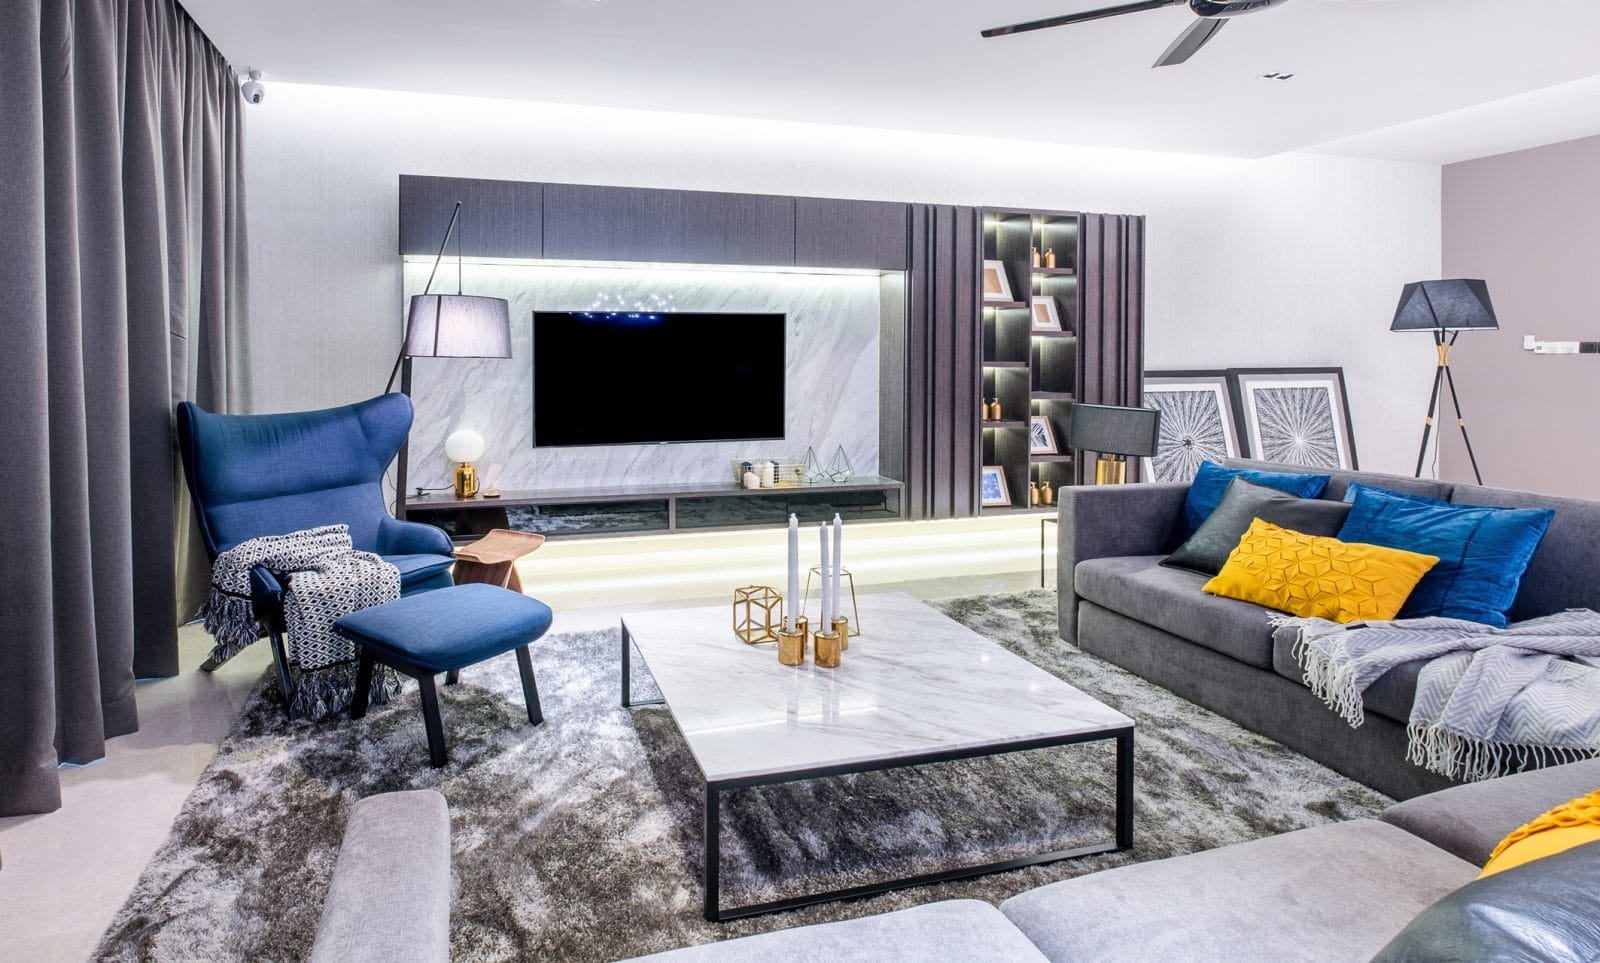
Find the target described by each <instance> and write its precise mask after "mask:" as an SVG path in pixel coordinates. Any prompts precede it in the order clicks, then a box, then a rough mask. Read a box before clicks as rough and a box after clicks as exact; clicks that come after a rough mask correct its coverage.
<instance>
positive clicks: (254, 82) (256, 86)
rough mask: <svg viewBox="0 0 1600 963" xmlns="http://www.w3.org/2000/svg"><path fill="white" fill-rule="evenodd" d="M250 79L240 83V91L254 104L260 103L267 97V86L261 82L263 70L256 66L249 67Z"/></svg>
mask: <svg viewBox="0 0 1600 963" xmlns="http://www.w3.org/2000/svg"><path fill="white" fill-rule="evenodd" d="M249 74H250V79H249V80H246V81H245V82H244V83H242V84H240V85H239V93H241V94H243V95H244V99H245V100H246V101H248V102H249V103H252V104H259V103H261V101H263V100H265V99H266V96H267V88H266V87H264V86H262V84H261V71H259V70H257V69H256V68H254V67H251V68H249Z"/></svg>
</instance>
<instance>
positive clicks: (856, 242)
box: [794, 197, 910, 271]
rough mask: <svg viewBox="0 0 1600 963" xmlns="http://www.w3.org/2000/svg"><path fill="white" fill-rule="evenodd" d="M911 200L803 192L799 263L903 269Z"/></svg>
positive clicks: (798, 206)
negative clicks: (844, 197)
mask: <svg viewBox="0 0 1600 963" xmlns="http://www.w3.org/2000/svg"><path fill="white" fill-rule="evenodd" d="M909 210H910V205H908V204H898V203H893V202H889V201H850V200H837V199H834V198H825V197H800V198H796V199H795V202H794V263H795V264H797V265H799V266H801V267H831V268H871V269H876V270H880V271H904V270H905V269H906V263H907V256H908V255H907V250H908V240H907V238H908V218H909Z"/></svg>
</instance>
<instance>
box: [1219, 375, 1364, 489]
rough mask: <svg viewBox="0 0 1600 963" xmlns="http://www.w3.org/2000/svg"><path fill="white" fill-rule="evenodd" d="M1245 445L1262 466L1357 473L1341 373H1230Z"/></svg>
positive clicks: (1348, 405) (1229, 380) (1352, 435)
mask: <svg viewBox="0 0 1600 963" xmlns="http://www.w3.org/2000/svg"><path fill="white" fill-rule="evenodd" d="M1228 382H1229V384H1230V385H1231V387H1232V389H1233V397H1234V400H1235V403H1236V404H1237V405H1238V410H1239V430H1240V432H1241V434H1243V436H1244V440H1245V444H1246V445H1247V446H1249V450H1250V451H1253V452H1254V453H1255V454H1254V455H1253V456H1252V457H1255V458H1259V459H1261V460H1263V461H1275V462H1279V463H1281V464H1285V465H1303V466H1305V467H1308V468H1343V469H1346V470H1355V469H1358V468H1359V467H1360V463H1359V461H1357V459H1356V444H1355V437H1354V432H1353V430H1352V428H1351V424H1350V401H1349V399H1348V397H1347V396H1346V395H1345V390H1344V369H1343V368H1231V369H1229V371H1228Z"/></svg>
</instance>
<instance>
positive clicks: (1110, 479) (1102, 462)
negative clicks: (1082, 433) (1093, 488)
mask: <svg viewBox="0 0 1600 963" xmlns="http://www.w3.org/2000/svg"><path fill="white" fill-rule="evenodd" d="M1127 480H1128V459H1127V458H1125V457H1124V456H1122V455H1101V456H1100V457H1099V458H1098V459H1096V460H1095V463H1094V483H1095V484H1096V485H1121V484H1122V483H1123V482H1126V481H1127Z"/></svg>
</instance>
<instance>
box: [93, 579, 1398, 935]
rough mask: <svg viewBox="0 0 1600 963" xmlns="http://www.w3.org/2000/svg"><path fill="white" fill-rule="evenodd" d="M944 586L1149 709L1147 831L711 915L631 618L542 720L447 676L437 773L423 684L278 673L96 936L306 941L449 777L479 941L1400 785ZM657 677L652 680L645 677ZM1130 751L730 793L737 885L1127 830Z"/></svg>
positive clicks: (567, 672) (614, 929) (1335, 813)
mask: <svg viewBox="0 0 1600 963" xmlns="http://www.w3.org/2000/svg"><path fill="white" fill-rule="evenodd" d="M935 604H936V605H938V606H939V607H940V608H942V609H943V610H944V611H945V612H946V613H948V614H949V615H951V616H952V617H954V618H955V619H957V620H958V621H960V622H962V623H964V624H966V625H968V626H970V627H972V628H973V629H974V630H976V631H977V632H979V633H980V634H982V635H985V636H987V637H988V638H991V639H994V640H996V641H998V642H1000V643H1001V644H1003V645H1005V646H1006V647H1007V648H1009V649H1011V650H1012V651H1014V652H1016V653H1018V654H1019V655H1021V656H1023V657H1024V658H1027V659H1028V660H1030V661H1032V662H1034V663H1035V664H1037V665H1039V666H1042V667H1043V668H1045V669H1047V670H1048V671H1050V672H1052V673H1054V674H1056V675H1058V676H1060V677H1061V678H1063V679H1066V680H1067V681H1069V682H1071V683H1072V684H1073V685H1076V686H1078V687H1079V688H1081V689H1083V690H1084V691H1086V692H1089V693H1091V694H1092V695H1094V696H1095V697H1097V698H1099V699H1101V700H1102V701H1104V702H1106V703H1107V704H1109V705H1111V706H1113V707H1115V708H1117V709H1119V710H1121V711H1122V712H1123V713H1125V714H1127V715H1129V716H1131V717H1133V718H1134V719H1135V720H1136V722H1137V725H1138V729H1137V733H1138V734H1137V739H1136V753H1137V762H1136V772H1137V776H1136V779H1137V782H1136V785H1137V794H1138V798H1137V809H1136V814H1137V815H1136V819H1137V823H1136V826H1137V829H1136V841H1135V846H1134V848H1133V850H1131V851H1129V852H1124V853H1117V854H1110V855H1102V856H1094V857H1088V858H1083V859H1076V860H1065V861H1061V862H1057V863H1053V864H1050V865H1046V866H1037V867H1031V868H1028V869H1024V870H1018V871H1014V872H1009V873H1003V874H996V875H993V876H987V877H982V878H979V879H974V880H967V881H963V882H957V883H947V884H941V885H936V886H926V887H920V888H916V889H909V890H901V891H898V892H894V893H889V894H885V895H881V896H876V897H872V898H870V899H861V900H854V901H847V902H835V903H829V904H825V905H821V906H814V907H809V908H807V909H803V910H798V911H794V912H790V913H783V914H776V915H770V916H764V917H758V918H755V919H750V920H743V921H739V922H734V923H725V924H712V923H707V922H706V921H705V920H704V919H703V918H702V917H701V905H700V904H701V889H700V871H701V866H700V864H701V848H700V847H701V828H700V823H701V811H700V805H701V791H700V786H701V784H700V782H699V781H698V779H697V770H696V769H695V764H694V760H693V758H692V756H691V755H690V754H689V752H688V750H687V748H686V747H685V745H684V743H683V741H682V739H681V738H680V736H679V735H678V732H677V730H676V728H675V727H674V725H673V723H672V719H671V717H670V716H669V715H668V713H667V711H666V710H665V709H664V708H661V707H654V708H638V709H634V710H631V711H630V710H624V709H622V708H621V707H620V705H619V704H618V690H619V685H620V682H619V667H618V665H617V636H616V632H615V631H614V630H613V631H595V632H585V633H570V634H557V635H552V636H549V637H547V638H546V639H544V640H542V641H540V642H539V643H538V644H537V645H536V646H535V652H534V667H535V671H536V672H537V674H538V680H539V691H540V694H541V696H542V698H543V704H544V711H545V720H546V721H545V724H544V725H543V726H540V727H539V728H532V727H529V726H528V724H527V718H526V716H525V715H524V714H523V708H522V703H521V690H520V688H519V685H518V681H517V670H516V662H515V659H514V658H512V657H511V656H509V655H508V656H505V657H502V658H499V659H496V660H493V661H491V662H488V663H485V664H483V665H480V666H478V667H476V668H473V669H468V670H467V671H466V672H465V673H464V674H463V678H462V681H461V684H460V685H458V686H454V687H450V688H441V689H440V701H441V703H442V712H443V716H444V725H445V730H446V738H447V739H448V741H449V746H450V764H449V765H448V766H447V767H445V768H444V769H440V770H434V769H431V768H429V766H428V762H427V750H426V746H425V743H424V739H423V732H422V716H421V713H420V710H419V709H418V700H417V692H416V688H415V686H409V685H408V687H407V689H406V691H404V692H403V693H402V694H401V695H400V696H398V697H397V698H396V699H395V701H394V702H393V703H392V704H391V705H389V706H387V707H384V708H382V709H377V710H375V711H374V712H373V713H372V714H371V715H369V716H368V717H367V718H366V719H364V720H361V721H350V720H348V719H340V720H334V721H330V722H323V723H307V722H288V721H286V720H285V719H284V717H283V714H282V712H281V711H280V709H279V707H278V703H277V695H276V691H275V690H274V689H273V688H272V687H271V683H270V681H269V680H267V679H264V680H263V683H262V685H261V687H260V688H258V689H257V691H256V692H255V694H254V695H253V696H252V698H251V699H250V701H249V703H248V704H247V705H246V706H245V709H244V711H243V713H242V714H241V716H240V718H239V720H238V722H237V723H236V725H235V727H234V729H233V731H232V732H231V733H230V734H229V736H228V737H227V738H226V740H224V742H223V743H222V745H221V746H220V747H219V748H218V750H217V755H216V758H215V759H214V760H213V761H212V763H211V765H210V767H209V768H207V770H206V771H205V773H204V774H203V775H202V776H201V778H200V782H199V785H198V786H197V787H196V788H195V790H194V792H193V794H192V795H191V796H190V797H189V799H188V801H187V802H186V803H185V804H184V807H183V810H182V812H181V813H180V815H179V816H178V818H177V821H176V822H175V823H174V825H173V829H172V834H171V836H170V837H169V838H168V840H167V841H166V842H165V843H164V844H163V845H162V847H161V849H160V850H159V851H158V852H157V853H156V855H155V857H154V858H153V859H152V860H151V862H150V865H149V866H148V867H146V869H145V871H144V874H143V875H142V877H141V878H140V880H139V882H138V883H137V884H136V886H135V887H134V890H133V893H132V895H131V896H130V897H129V899H128V901H127V903H126V904H125V905H124V906H123V908H122V909H121V911H120V912H119V913H118V914H117V916H116V919H115V920H114V921H113V923H112V925H111V927H110V929H108V930H107V932H106V935H105V937H104V939H103V941H102V943H101V945H100V947H99V949H98V950H97V957H99V958H103V959H116V960H161V961H174V960H206V961H214V960H297V959H303V958H304V957H305V955H306V954H307V952H308V950H309V948H310V945H311V941H312V939H313V936H314V934H315V931H316V925H317V920H318V917H319V915H320V913H321V910H322V899H323V894H324V893H325V892H326V889H327V884H328V879H329V876H330V874H331V873H332V870H333V865H334V861H335V858H336V857H337V855H338V849H339V841H340V835H341V832H342V830H343V827H344V822H345V817H346V814H347V812H348V810H349V808H350V805H351V803H353V802H354V801H355V800H357V799H359V798H361V797H364V796H368V795H371V794H373V793H379V792H387V791H390V790H397V789H417V788H423V787H432V788H436V789H438V790H440V791H441V792H443V793H444V795H445V796H446V797H447V798H448V799H449V803H450V813H451V820H452V838H453V845H454V884H455V898H454V904H453V908H452V912H451V942H452V950H453V955H454V958H455V959H457V960H472V961H476V960H518V959H548V960H563V961H582V960H616V959H621V958H625V957H630V956H635V955H638V954H643V953H649V952H653V951H656V950H662V949H668V948H671V947H678V946H684V945H687V944H691V943H703V942H707V941H710V940H718V939H726V938H729V937H734V936H743V935H746V934H750V933H757V932H764V931H767V930H774V929H782V928H786V927H791V926H796V925H800V924H803V923H815V922H821V921H825V920H838V919H847V918H852V917H858V916H865V915H869V914H874V913H881V912H884V911H886V910H892V909H899V908H902V907H906V906H911V905H915V904H918V903H927V902H932V901H935V900H943V899H952V898H958V897H975V898H978V899H984V900H988V901H990V902H994V903H998V902H1000V901H1001V900H1004V899H1006V898H1007V897H1009V896H1012V895H1014V894H1016V893H1018V892H1021V891H1022V890H1025V889H1029V888H1032V887H1034V886H1038V885H1040V884H1042V883H1048V882H1053V881H1055V880H1060V879H1067V878H1069V877H1073V876H1079V875H1082V874H1084V873H1089V872H1094V871H1096V870H1100V869H1105V868H1107V867H1112V866H1122V865H1126V864H1129V863H1134V862H1139V861H1143V860H1150V859H1160V858H1163V857H1167V856H1175V855H1179V854H1183V853H1190V852H1195V851H1198V850H1204V849H1211V848H1214V847H1217V846H1223V845H1227V844H1229V843H1235V842H1240V841H1242V840H1248V839H1255V838H1258V837H1261V836H1268V835H1272V834H1276V833H1282V832H1287V831H1289V830H1294V829H1300V828H1303V827H1307V826H1315V825H1318V824H1322V823H1328V822H1335V821H1341V820H1348V819H1356V818H1361V817H1365V816H1371V815H1373V814H1374V813H1376V812H1377V811H1378V810H1380V809H1381V808H1382V807H1383V806H1385V805H1386V804H1387V803H1388V802H1389V800H1388V799H1386V798H1384V797H1383V796H1381V795H1379V794H1378V793H1375V792H1373V791H1372V790H1370V789H1367V788H1365V787H1363V786H1361V785H1359V784H1357V783H1355V782H1352V781H1351V780H1349V779H1346V778H1344V777H1343V776H1340V775H1338V774H1337V773H1334V772H1333V771H1331V770H1329V769H1327V768H1325V767H1323V766H1321V765H1318V764H1317V763H1314V762H1312V761H1310V760H1309V759H1306V758H1305V757H1303V756H1300V755H1298V754H1296V753H1294V752H1291V751H1290V750H1288V749H1286V748H1284V747H1283V746H1281V745H1279V744H1278V743H1276V742H1273V741H1272V740H1270V739H1266V738H1264V737H1262V736H1258V735H1255V734H1253V733H1250V732H1247V731H1245V730H1244V729H1241V728H1240V727H1238V726H1236V725H1234V724H1233V723H1231V722H1228V721H1227V720H1225V719H1223V718H1221V717H1220V716H1217V715H1215V714H1213V713H1211V712H1208V711H1206V710H1204V709H1201V708H1199V707H1197V706H1194V705H1192V704H1190V703H1188V702H1185V701H1183V700H1182V699H1179V698H1178V697H1176V696H1174V695H1172V694H1171V693H1169V692H1167V691H1166V690H1165V689H1162V688H1160V687H1158V686H1155V685H1153V684H1151V683H1148V682H1145V681H1144V680H1142V679H1140V678H1138V677H1136V676H1134V675H1132V674H1130V673H1128V672H1125V671H1123V670H1122V669H1119V668H1116V667H1114V666H1112V665H1110V664H1108V663H1106V662H1103V661H1101V660H1099V659H1096V658H1095V657H1093V656H1090V655H1087V654H1085V653H1083V652H1081V651H1079V650H1078V649H1077V648H1075V647H1073V646H1071V645H1067V644H1065V643H1063V642H1061V641H1059V640H1058V639H1057V638H1056V628H1055V626H1056V602H1055V594H1054V593H1052V592H1048V591H1042V590H1041V591H1033V592H1026V593H1021V594H1016V595H998V596H994V595H991V596H980V597H973V598H961V599H951V600H948V601H944V602H940V603H935ZM847 657H848V656H847ZM635 665H636V666H637V665H639V663H638V662H637V661H636V662H635ZM640 674H641V676H642V675H644V673H643V672H641V673H640ZM269 676H270V673H269ZM636 685H637V686H638V688H637V689H636V694H637V695H639V696H640V697H643V696H645V695H646V694H647V692H648V685H649V682H648V679H647V677H646V678H641V679H639V680H638V681H637V682H636ZM1112 758H1113V757H1112V750H1111V745H1110V744H1109V743H1096V744H1088V745H1084V746H1073V747H1067V748H1058V749H1048V750H1037V751H1032V752H1025V753H1017V754H1013V755H1010V756H1005V757H1000V758H997V759H988V760H970V761H963V762H953V763H942V764H939V765H934V766H925V767H920V768H916V769H900V770H893V771H889V772H883V773H870V774H864V775H858V776H849V777H837V778H833V779H828V780H820V781H815V782H809V783H799V784H793V785H788V786H778V787H764V788H761V789H750V790H744V791H741V792H736V793H732V794H729V795H727V796H725V797H724V803H723V814H722V818H723V880H724V883H723V903H724V905H734V903H735V902H737V903H739V904H744V903H749V902H755V901H759V900H765V899H770V898H775V897H779V896H784V895H793V894H795V893H796V892H801V891H805V890H816V889H824V888H826V889H836V888H840V887H843V886H848V885H854V884H858V883H864V882H870V881H873V880H876V879H882V878H885V876H886V875H890V874H892V875H896V876H906V875H911V874H914V873H920V872H927V871H932V870H938V869H946V868H952V867H955V866H958V865H965V864H972V863H977V862H980V861H985V860H988V859H999V858H1007V857H1009V856H1015V855H1022V854H1027V853H1033V852H1043V851H1046V849H1052V848H1064V847H1066V846H1071V845H1076V844H1079V843H1083V842H1091V841H1099V840H1102V839H1106V838H1108V836H1109V834H1110V827H1111V799H1112V791H1111V773H1112Z"/></svg>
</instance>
